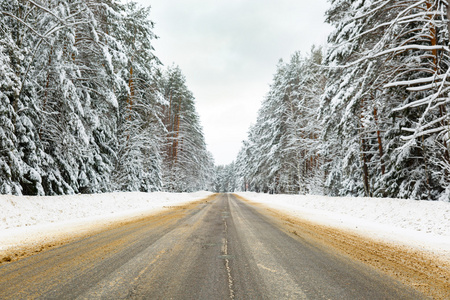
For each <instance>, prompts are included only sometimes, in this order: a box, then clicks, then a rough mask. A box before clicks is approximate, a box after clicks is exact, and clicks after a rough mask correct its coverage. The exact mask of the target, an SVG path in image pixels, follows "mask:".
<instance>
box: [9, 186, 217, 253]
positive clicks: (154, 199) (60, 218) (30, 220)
mask: <svg viewBox="0 0 450 300" xmlns="http://www.w3.org/2000/svg"><path fill="white" fill-rule="evenodd" d="M211 194H212V193H210V192H197V193H181V194H177V193H160V192H158V193H108V194H92V195H67V196H53V197H27V196H24V197H17V196H10V195H0V251H1V250H8V249H9V248H14V247H18V246H19V247H20V246H22V245H23V246H25V245H27V246H28V245H34V244H39V243H51V242H52V241H53V240H58V239H60V238H62V237H64V238H66V237H68V236H69V237H70V236H71V235H80V234H81V235H82V233H83V232H89V231H90V230H92V228H98V227H101V226H106V225H108V224H112V223H113V222H119V221H122V220H127V219H130V218H135V217H139V216H142V215H146V214H150V213H154V212H157V211H159V210H162V209H164V207H168V206H174V205H180V204H183V203H187V202H190V201H194V200H198V199H202V198H205V197H207V196H209V195H211Z"/></svg>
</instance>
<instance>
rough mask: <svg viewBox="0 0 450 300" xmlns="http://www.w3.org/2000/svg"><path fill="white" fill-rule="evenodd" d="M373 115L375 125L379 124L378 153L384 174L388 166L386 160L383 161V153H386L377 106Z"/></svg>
mask: <svg viewBox="0 0 450 300" xmlns="http://www.w3.org/2000/svg"><path fill="white" fill-rule="evenodd" d="M373 116H374V118H375V125H376V126H377V140H378V153H379V155H380V164H381V174H383V175H384V173H385V172H386V168H385V166H384V161H383V155H384V151H383V142H382V140H381V132H380V129H379V128H378V111H377V108H376V107H374V108H373Z"/></svg>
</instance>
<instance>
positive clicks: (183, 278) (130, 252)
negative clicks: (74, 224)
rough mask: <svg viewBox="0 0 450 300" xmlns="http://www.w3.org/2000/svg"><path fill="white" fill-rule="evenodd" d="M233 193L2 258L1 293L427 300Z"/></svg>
mask: <svg viewBox="0 0 450 300" xmlns="http://www.w3.org/2000/svg"><path fill="white" fill-rule="evenodd" d="M280 226H282V222H280V221H279V220H277V219H275V218H273V217H272V216H269V215H267V213H266V212H265V210H264V209H261V208H259V207H257V206H253V205H250V204H248V203H246V202H244V201H242V200H239V199H237V198H235V197H234V196H232V195H218V196H216V197H215V198H213V199H209V200H208V201H206V200H204V201H201V202H199V203H195V204H190V205H187V206H183V207H178V208H177V207H175V208H173V209H172V210H170V211H169V212H164V213H160V214H159V215H155V216H152V217H148V218H145V219H143V220H140V221H138V222H132V223H129V224H124V225H123V226H121V227H119V228H116V229H112V230H109V231H105V232H103V233H100V234H97V235H95V236H93V237H90V238H86V239H83V240H80V241H77V242H74V243H71V244H68V245H66V246H62V247H59V248H56V249H53V250H49V251H46V252H42V253H40V254H37V255H35V256H31V257H28V258H25V259H22V260H19V261H17V262H14V263H10V264H4V265H2V266H0V299H30V298H42V299H76V298H77V299H100V298H102V299H130V298H132V299H133V298H138V299H421V296H420V295H418V294H415V292H413V291H412V290H410V289H409V288H407V287H405V286H403V285H401V284H400V283H398V282H396V281H393V280H392V279H391V278H389V277H386V276H384V275H381V274H380V273H377V272H375V271H373V269H371V268H369V267H366V266H365V265H363V264H360V263H356V262H353V261H351V260H350V259H348V258H345V257H342V256H339V255H336V254H334V253H333V252H332V251H328V250H326V249H323V248H322V247H319V246H317V245H316V244H315V243H314V242H312V241H308V240H305V239H302V238H299V237H297V236H296V235H294V234H289V233H286V231H285V230H282V229H280Z"/></svg>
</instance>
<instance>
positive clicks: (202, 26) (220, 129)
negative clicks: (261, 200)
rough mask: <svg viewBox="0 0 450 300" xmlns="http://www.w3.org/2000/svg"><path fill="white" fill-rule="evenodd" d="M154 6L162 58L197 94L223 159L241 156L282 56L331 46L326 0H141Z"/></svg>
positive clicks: (211, 144) (211, 142) (213, 147)
mask: <svg viewBox="0 0 450 300" xmlns="http://www.w3.org/2000/svg"><path fill="white" fill-rule="evenodd" d="M138 2H140V3H141V4H143V5H145V6H151V8H152V9H151V12H150V19H151V20H152V21H154V22H155V23H156V25H155V29H154V32H155V33H156V34H157V35H158V36H159V37H160V38H159V39H158V40H156V41H154V46H155V48H156V52H155V53H156V56H157V57H158V58H159V59H161V61H162V62H163V63H164V64H165V65H170V64H172V63H175V64H177V65H179V66H180V68H181V69H182V71H183V73H184V74H185V75H186V79H187V86H188V88H189V89H190V90H191V91H192V92H193V94H194V96H195V98H196V103H197V109H198V112H199V114H200V118H201V123H202V125H203V128H204V132H205V136H206V142H207V144H208V149H209V150H210V151H211V152H212V154H213V155H214V158H215V161H216V163H217V164H228V163H230V162H231V161H232V160H234V159H235V158H236V155H237V153H238V151H239V149H240V147H241V141H242V140H244V139H246V137H247V131H248V129H249V126H250V124H251V123H254V122H255V121H256V115H257V111H258V109H259V107H260V104H261V101H262V100H263V98H264V97H265V95H266V93H267V92H268V91H269V84H270V83H271V81H272V77H273V74H274V73H275V71H276V65H277V62H278V60H279V59H280V58H282V59H284V60H285V61H287V60H289V59H290V56H291V55H292V54H293V53H294V52H295V51H302V52H303V53H307V52H309V51H310V49H311V46H312V45H313V44H316V45H324V44H325V42H326V38H327V35H328V33H329V32H330V30H331V28H330V26H329V25H327V24H324V14H325V11H326V9H327V8H328V5H329V4H328V2H327V1H326V0H314V1H307V0H258V1H256V0H227V1H218V0H215V1H211V0H138Z"/></svg>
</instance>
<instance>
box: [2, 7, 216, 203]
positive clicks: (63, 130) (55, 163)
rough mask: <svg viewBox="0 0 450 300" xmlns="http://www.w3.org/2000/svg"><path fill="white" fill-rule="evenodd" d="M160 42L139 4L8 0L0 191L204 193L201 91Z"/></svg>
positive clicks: (208, 163)
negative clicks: (168, 60)
mask: <svg viewBox="0 0 450 300" xmlns="http://www.w3.org/2000/svg"><path fill="white" fill-rule="evenodd" d="M155 38H156V37H155V34H154V32H153V23H152V22H151V21H150V19H149V9H148V8H143V7H139V6H138V5H137V4H136V3H134V2H129V1H128V2H127V3H126V4H124V3H121V2H120V1H117V0H85V1H73V0H41V1H34V0H0V193H12V194H27V195H44V194H45V195H54V194H69V193H93V192H106V191H114V190H121V191H155V190H169V191H192V190H197V189H206V188H208V187H209V186H210V178H211V177H212V175H211V172H212V171H211V170H212V169H213V168H212V158H211V155H210V154H209V153H208V152H207V150H206V146H205V142H204V137H203V133H202V128H201V126H200V124H199V118H198V115H197V113H196V111H195V103H194V97H193V95H192V93H191V92H190V91H189V90H188V88H187V87H186V83H185V79H184V76H183V75H182V73H181V71H180V70H179V68H177V67H169V68H166V69H163V68H162V67H161V63H160V62H159V60H158V58H157V57H155V55H154V54H153V50H154V49H153V47H152V41H153V40H154V39H155ZM193 178H194V179H193Z"/></svg>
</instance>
